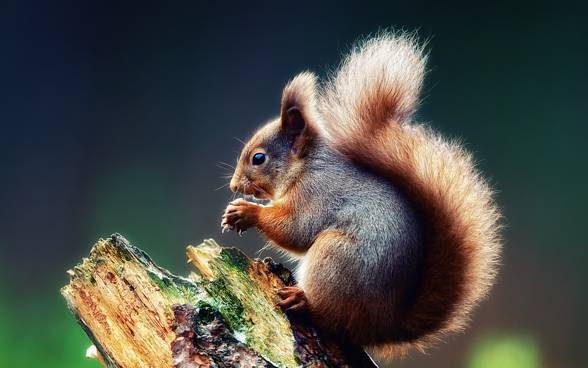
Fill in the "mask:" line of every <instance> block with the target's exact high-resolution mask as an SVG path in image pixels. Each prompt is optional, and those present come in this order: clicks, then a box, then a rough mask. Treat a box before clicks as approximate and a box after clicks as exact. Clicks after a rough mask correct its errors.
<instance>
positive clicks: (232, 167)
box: [218, 161, 235, 170]
mask: <svg viewBox="0 0 588 368" xmlns="http://www.w3.org/2000/svg"><path fill="white" fill-rule="evenodd" d="M218 164H219V165H222V166H224V167H227V168H230V169H232V170H235V166H233V165H231V164H228V163H226V162H222V161H219V162H218Z"/></svg>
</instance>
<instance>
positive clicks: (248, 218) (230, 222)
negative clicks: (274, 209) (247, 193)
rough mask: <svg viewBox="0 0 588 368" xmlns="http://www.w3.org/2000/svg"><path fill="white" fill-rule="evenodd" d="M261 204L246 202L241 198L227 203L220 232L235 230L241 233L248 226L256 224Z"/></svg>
mask: <svg viewBox="0 0 588 368" xmlns="http://www.w3.org/2000/svg"><path fill="white" fill-rule="evenodd" d="M261 207H262V206H261V205H258V204H255V203H251V202H248V201H246V200H244V199H243V198H239V199H236V200H234V201H232V202H231V203H229V205H228V206H227V209H226V210H225V213H224V214H223V219H222V221H221V227H222V232H225V231H227V230H235V231H237V232H238V233H239V235H241V234H242V233H244V232H245V231H246V230H247V229H249V228H250V227H253V226H255V225H257V221H258V219H259V210H260V209H261Z"/></svg>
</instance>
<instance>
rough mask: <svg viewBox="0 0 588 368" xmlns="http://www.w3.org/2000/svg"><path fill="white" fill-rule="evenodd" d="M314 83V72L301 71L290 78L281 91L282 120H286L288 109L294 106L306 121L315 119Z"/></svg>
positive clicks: (315, 82) (315, 81)
mask: <svg viewBox="0 0 588 368" xmlns="http://www.w3.org/2000/svg"><path fill="white" fill-rule="evenodd" d="M316 84H317V79H316V76H315V75H314V73H311V72H308V71H306V72H302V73H300V74H298V75H297V76H296V77H294V79H292V80H291V81H290V82H289V83H288V84H287V85H286V87H285V88H284V92H283V93H282V108H281V117H282V121H283V122H286V119H287V117H288V111H289V110H290V109H291V108H293V107H296V108H297V109H298V111H299V112H300V115H301V116H302V118H303V119H304V121H306V123H308V122H310V121H314V120H315V115H316V112H315V111H316Z"/></svg>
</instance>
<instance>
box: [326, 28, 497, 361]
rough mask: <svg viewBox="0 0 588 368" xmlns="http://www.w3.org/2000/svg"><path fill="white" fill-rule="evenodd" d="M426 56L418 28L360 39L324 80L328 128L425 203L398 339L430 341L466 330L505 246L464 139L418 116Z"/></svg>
mask: <svg viewBox="0 0 588 368" xmlns="http://www.w3.org/2000/svg"><path fill="white" fill-rule="evenodd" d="M425 63H426V57H425V56H424V53H423V47H422V46H419V45H418V43H417V42H416V40H415V38H414V36H412V35H406V34H400V35H391V34H383V35H380V36H378V37H375V38H372V39H369V40H367V41H365V42H363V43H361V44H359V45H357V46H356V47H355V48H354V49H353V50H352V52H351V53H350V55H349V56H347V58H346V59H345V60H344V61H343V63H342V65H341V66H340V68H339V70H338V71H337V72H336V73H335V74H334V75H333V76H332V78H331V79H330V80H329V81H328V82H327V83H326V84H325V85H324V86H323V90H322V93H321V98H320V101H319V104H318V109H319V111H320V116H321V120H322V122H321V129H322V130H323V133H324V135H325V136H326V137H327V139H328V140H329V142H330V144H332V145H333V147H335V148H336V149H337V150H338V151H340V152H341V153H343V154H344V155H346V156H348V157H349V158H350V159H351V160H353V161H354V162H356V163H358V164H359V165H361V166H362V167H366V168H368V169H369V170H372V171H373V172H375V173H377V174H379V175H381V176H384V177H386V178H388V179H389V180H390V181H391V182H392V183H394V185H396V186H398V187H400V188H401V189H402V190H404V191H405V193H406V194H407V195H408V196H409V198H410V199H411V200H412V201H413V203H415V205H416V206H417V208H418V210H419V211H420V213H421V215H422V217H423V220H424V222H425V228H426V234H425V239H426V247H427V248H426V256H425V264H424V274H423V276H422V279H421V280H420V283H419V288H418V291H417V293H416V295H415V296H414V300H413V301H412V303H411V304H410V305H411V307H410V308H409V309H408V311H407V312H406V314H405V315H404V316H401V317H400V318H399V319H400V321H399V326H398V329H399V331H400V332H402V333H401V334H400V335H402V336H405V337H406V338H404V339H403V340H402V341H396V342H394V343H393V344H391V345H389V346H380V347H376V350H379V352H380V353H386V354H394V353H398V351H402V350H403V349H404V348H405V347H407V346H416V347H418V348H422V347H424V346H425V345H426V344H427V343H430V342H431V341H433V340H435V339H437V338H439V337H440V336H441V335H442V334H445V333H448V332H453V331H456V330H460V329H462V328H463V326H464V324H465V323H466V322H467V319H468V314H469V312H470V310H471V309H472V307H474V306H475V305H476V304H477V303H478V302H479V301H480V299H482V298H483V297H484V296H485V295H486V293H487V292H488V289H489V288H490V286H491V285H492V283H493V281H494V278H495V275H496V268H497V263H498V258H499V254H500V248H501V242H500V237H499V230H500V224H499V220H500V214H499V211H498V209H497V207H496V205H495V203H494V200H493V192H492V190H491V188H490V187H489V185H488V184H487V183H486V181H485V180H484V179H483V178H482V177H481V176H480V174H479V173H478V171H477V170H476V168H475V164H474V162H473V160H472V157H471V155H470V154H469V153H468V152H466V151H465V150H464V149H463V148H462V147H461V146H460V145H459V144H458V143H457V142H454V141H449V140H446V139H444V138H442V137H441V136H440V135H439V134H437V133H434V132H432V131H431V130H430V129H428V128H426V127H424V126H420V125H415V124H412V123H411V122H410V119H411V115H412V113H413V112H414V110H415V109H416V106H417V104H418V99H419V92H420V88H421V84H422V80H423V76H424V73H425Z"/></svg>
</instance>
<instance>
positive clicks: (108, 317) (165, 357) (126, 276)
mask: <svg viewBox="0 0 588 368" xmlns="http://www.w3.org/2000/svg"><path fill="white" fill-rule="evenodd" d="M186 253H187V256H188V262H190V263H191V264H192V265H194V267H195V272H194V273H192V274H190V275H189V276H187V277H179V276H175V275H173V274H171V273H170V272H169V271H167V270H165V269H163V268H161V267H158V266H157V265H156V264H155V263H153V261H152V260H151V258H149V256H148V255H147V254H146V253H144V252H143V251H141V250H140V249H138V248H137V247H135V246H133V245H131V244H129V242H128V241H127V240H126V239H125V238H123V237H122V236H120V235H117V234H115V235H113V236H112V237H111V238H109V239H106V240H104V239H101V240H99V241H98V242H97V243H96V244H95V245H94V247H93V248H92V250H91V252H90V256H89V257H88V258H85V259H84V260H83V261H82V262H81V263H80V264H79V265H77V266H75V267H74V269H73V270H70V271H68V273H69V275H70V277H71V280H70V282H69V284H68V285H66V286H65V287H63V288H62V290H61V293H62V295H63V296H64V297H65V299H66V301H67V304H68V307H69V308H70V310H71V311H72V313H73V314H74V316H75V317H76V319H77V320H78V322H79V323H80V325H81V326H82V328H83V329H84V330H85V331H86V333H87V334H88V336H89V337H90V339H91V340H92V342H93V343H94V345H95V349H89V354H90V355H93V356H95V357H96V358H98V359H99V360H100V361H102V362H103V364H104V365H106V366H108V367H141V368H143V367H233V366H235V367H350V366H353V367H375V364H374V363H373V362H372V361H371V360H370V358H369V357H368V356H367V354H365V353H364V352H363V350H362V349H361V348H359V347H354V346H350V345H349V344H346V343H345V342H342V341H339V340H335V339H333V338H329V337H327V336H326V335H325V334H322V333H320V332H319V331H318V330H317V329H316V328H315V327H313V325H312V323H311V322H310V320H309V318H307V317H305V316H304V315H287V314H284V313H283V312H282V311H281V310H280V309H279V308H278V307H276V306H275V304H276V303H277V301H278V296H277V294H276V291H277V290H278V289H280V288H281V287H284V286H287V285H293V284H294V280H293V278H292V275H291V273H290V271H289V270H287V269H286V268H284V267H282V266H281V265H279V264H276V263H274V262H273V261H271V259H265V260H263V261H260V260H251V259H249V258H247V257H246V256H245V255H244V254H243V253H241V252H240V251H239V250H237V249H235V248H223V247H220V246H219V245H218V244H217V243H216V242H215V241H214V240H206V241H205V242H204V243H203V244H201V245H199V246H196V247H194V246H188V248H187V252H186ZM96 350H97V351H96Z"/></svg>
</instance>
